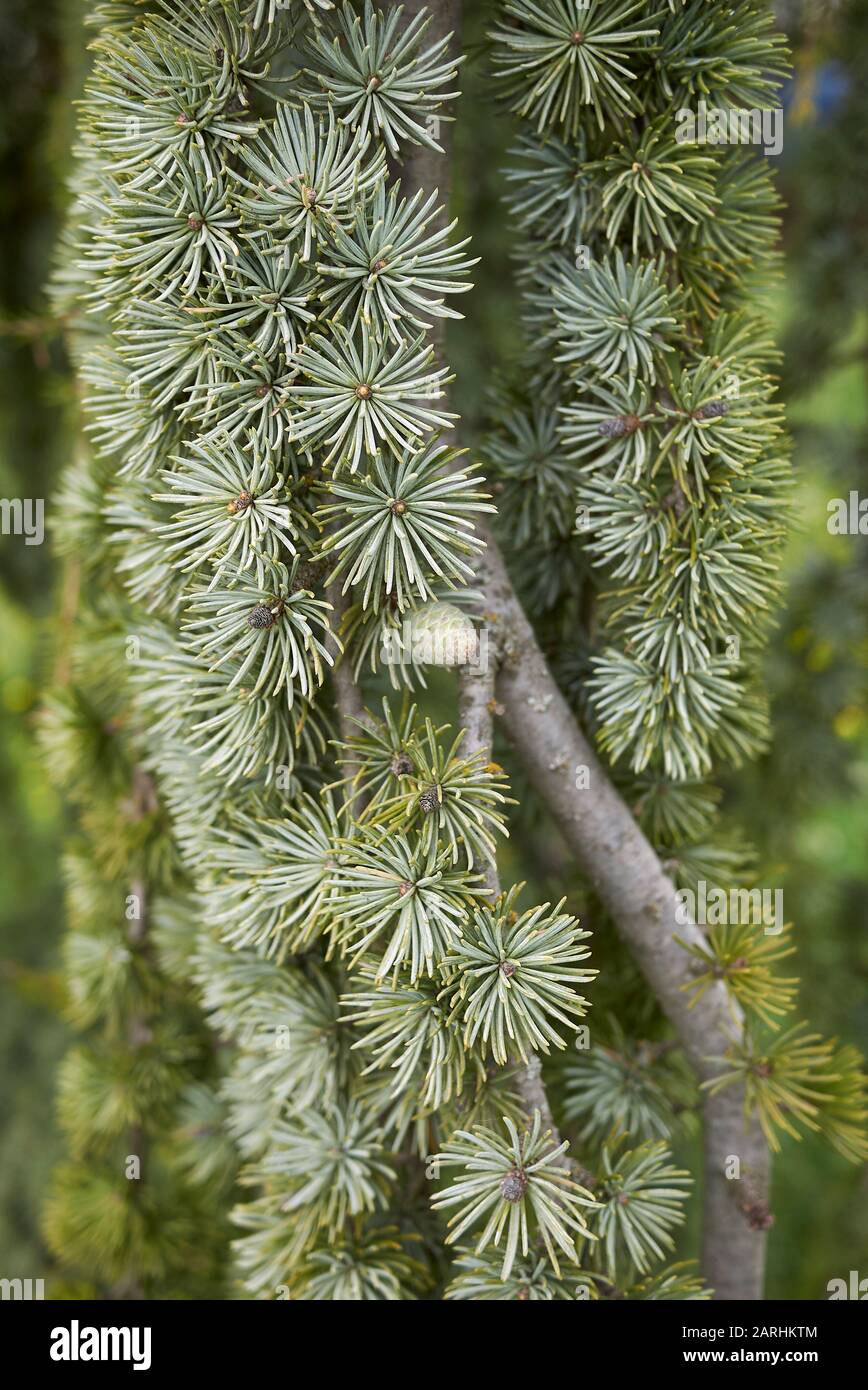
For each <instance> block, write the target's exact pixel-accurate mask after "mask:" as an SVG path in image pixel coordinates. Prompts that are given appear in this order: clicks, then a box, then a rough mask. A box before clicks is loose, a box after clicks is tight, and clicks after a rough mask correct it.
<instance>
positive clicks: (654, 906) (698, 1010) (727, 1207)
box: [401, 0, 770, 1300]
mask: <svg viewBox="0 0 868 1390" xmlns="http://www.w3.org/2000/svg"><path fill="white" fill-rule="evenodd" d="M423 8H425V6H424V4H422V3H421V0H405V13H406V14H407V16H408V18H409V16H410V15H413V14H416V13H418V11H419V10H420V9H423ZM432 14H433V18H432V23H431V26H430V28H429V30H428V37H429V40H430V41H434V40H435V39H437V38H439V37H442V36H443V35H444V34H446V33H448V32H450V31H451V32H452V33H453V46H454V45H455V44H456V31H457V28H458V25H459V22H460V18H461V3H460V0H441V3H440V4H438V5H437V6H436V7H432ZM447 131H448V127H447ZM441 143H444V144H445V142H441ZM445 147H446V146H445ZM446 148H447V156H446V157H445V158H444V157H443V156H441V155H438V154H437V153H436V152H433V151H428V150H421V151H418V152H414V153H413V155H412V157H411V159H410V160H408V161H407V163H406V164H405V166H404V167H403V169H402V171H401V177H402V187H403V189H404V192H405V193H407V194H412V193H413V192H415V190H416V189H417V188H419V187H425V188H429V189H430V188H433V187H437V188H439V190H440V193H441V197H442V200H443V202H444V204H445V203H446V201H447V194H448V189H449V182H450V180H449V159H448V147H446ZM435 328H436V330H437V331H435V335H434V337H435V346H436V347H437V349H438V350H439V349H440V346H441V343H442V325H441V324H439V323H438V324H436V326H435ZM479 529H480V532H481V534H482V536H483V538H484V539H485V541H486V543H487V549H486V551H485V552H484V554H483V556H482V558H481V560H480V563H479V571H478V577H477V587H479V588H480V589H481V590H482V592H483V595H484V603H483V609H484V611H485V613H486V620H487V621H488V622H490V624H491V630H490V645H492V642H491V639H492V638H493V639H494V640H493V646H494V649H495V651H496V653H497V659H498V673H497V687H496V688H497V698H498V700H499V702H500V703H501V704H502V705H503V719H504V724H505V727H506V730H507V732H508V734H509V736H510V738H511V741H512V743H513V745H514V747H515V748H516V750H517V751H518V753H519V755H520V757H521V758H522V761H523V762H524V764H525V766H526V769H527V772H528V775H529V777H530V780H531V782H532V784H533V786H534V788H535V790H536V791H537V793H538V795H539V796H540V797H541V798H542V799H543V800H544V801H545V802H546V803H547V805H548V807H549V808H550V810H551V811H552V813H553V815H554V816H555V818H556V819H557V820H558V822H559V824H560V828H561V831H562V834H563V836H564V839H565V840H566V842H567V844H568V845H569V847H570V849H571V850H572V852H573V853H574V854H575V857H576V860H577V862H578V864H579V866H580V868H581V869H582V871H583V873H584V874H585V876H586V877H587V878H588V879H589V880H590V882H591V883H592V884H593V885H594V887H595V889H596V891H597V893H598V895H599V897H600V899H601V901H602V902H603V903H604V905H605V906H606V908H607V910H608V911H609V913H610V915H611V916H612V919H613V921H614V923H615V926H616V929H617V930H618V932H619V934H620V935H621V936H622V937H623V939H624V940H625V942H626V943H627V945H628V946H629V947H630V948H631V950H632V952H633V954H634V956H635V957H636V960H637V962H638V964H639V966H640V968H641V970H642V972H643V974H644V975H645V978H646V979H647V981H648V983H649V985H650V987H651V989H652V990H653V991H654V994H655V996H656V997H657V999H658V1001H659V1003H660V1005H661V1008H662V1009H663V1011H664V1013H665V1014H666V1016H667V1018H668V1019H669V1021H670V1022H671V1024H672V1026H673V1027H674V1029H675V1031H676V1033H677V1035H678V1037H679V1039H680V1041H681V1043H682V1045H683V1046H684V1048H685V1051H686V1053H687V1055H688V1057H689V1058H690V1061H691V1063H692V1065H693V1067H694V1069H695V1071H696V1073H697V1075H698V1077H699V1078H700V1080H705V1079H708V1078H711V1077H713V1076H715V1075H717V1074H718V1072H719V1069H720V1064H719V1063H718V1062H716V1061H714V1060H713V1059H714V1058H715V1057H718V1056H720V1055H721V1054H722V1053H723V1052H724V1051H725V1049H726V1048H727V1046H728V1045H729V1043H730V1041H731V1040H732V1039H734V1038H737V1037H738V1036H739V1035H740V1034H741V1033H742V1031H743V1028H744V1019H743V1017H742V1014H741V1012H740V1010H739V1009H738V1008H737V1006H734V1005H733V1003H732V1001H730V999H729V997H728V995H727V993H726V990H725V987H724V986H723V984H718V985H716V986H715V987H714V988H713V989H711V990H709V991H708V992H707V993H706V994H705V995H704V996H703V998H702V1000H701V1001H699V1002H698V1003H697V1005H696V1007H695V1008H690V1007H689V1000H688V996H687V994H686V993H685V991H684V989H683V988H682V987H683V986H684V985H686V984H688V983H689V981H690V979H691V974H690V957H689V956H688V955H687V953H686V952H685V951H684V950H683V949H682V948H681V947H680V946H679V945H678V944H677V943H676V941H675V939H674V937H675V930H676V917H675V908H676V897H675V888H674V885H673V884H672V882H671V881H670V880H669V879H668V878H667V877H666V874H665V873H664V871H663V868H662V866H661V864H660V861H659V859H658V857H657V855H656V854H655V852H654V850H653V849H652V847H651V845H650V844H649V842H648V840H647V839H646V838H645V836H644V835H643V833H642V831H641V830H640V828H639V826H638V825H637V824H636V822H635V820H634V818H633V816H632V814H631V813H630V811H629V809H628V807H627V806H626V804H625V803H624V801H623V800H622V798H621V797H620V796H619V794H618V792H617V791H616V790H615V788H614V786H613V785H612V783H611V781H610V779H609V778H608V776H607V774H606V772H605V770H604V768H603V766H602V764H601V762H600V761H599V759H598V758H597V756H596V754H595V752H594V750H593V748H592V747H591V744H590V743H589V742H588V740H587V738H586V736H585V734H584V733H583V731H582V730H581V728H580V727H579V725H578V723H577V721H576V719H575V718H574V716H573V714H572V711H571V710H570V708H569V706H568V704H567V702H566V700H565V699H564V696H563V694H562V693H561V691H560V689H559V687H558V685H557V683H556V681H555V680H554V677H553V676H552V674H551V672H550V671H549V669H548V666H547V664H546V661H545V658H544V656H543V654H542V651H541V650H540V647H539V644H538V642H537V640H536V636H535V633H534V631H533V628H532V626H531V624H530V622H529V621H528V619H527V617H526V615H525V613H524V611H523V609H522V607H521V604H520V603H519V600H518V598H517V596H516V594H515V591H514V589H513V586H512V583H511V580H510V578H509V574H508V572H507V568H506V564H505V562H504V559H503V556H502V554H501V551H500V548H499V546H498V544H497V541H496V539H495V537H494V534H493V532H492V531H491V528H490V526H488V525H487V524H483V525H482V526H480V528H479ZM466 694H467V695H468V697H469V695H470V691H469V689H468V691H467V692H466ZM475 709H476V705H475V700H474V701H471V703H470V704H468V718H475V717H476V716H475ZM580 766H584V767H586V768H587V769H588V774H589V778H588V786H587V788H586V789H584V790H579V789H577V786H576V769H577V768H578V767H580ZM677 930H678V934H679V935H680V936H681V937H682V938H685V939H687V940H697V939H700V938H701V933H700V931H699V928H698V927H696V926H692V925H688V926H684V925H681V924H680V923H679V924H678V926H677ZM539 1082H540V1078H539V1075H538V1070H537V1073H536V1074H535V1076H533V1077H528V1080H527V1084H528V1087H531V1088H535V1087H536V1086H537V1085H538V1083H539ZM535 1093H536V1094H537V1097H538V1091H536V1092H535ZM529 1094H530V1092H529ZM534 1103H535V1104H538V1103H539V1100H538V1099H537V1101H536V1102H534ZM549 1113H550V1112H549ZM744 1114H745V1112H744V1091H743V1088H742V1087H739V1086H733V1087H729V1088H727V1089H726V1090H724V1091H722V1092H720V1093H718V1094H717V1095H715V1096H712V1097H707V1098H706V1100H705V1104H704V1193H703V1202H704V1207H703V1256H702V1263H703V1273H704V1275H705V1278H706V1280H707V1282H708V1283H709V1284H710V1285H711V1287H712V1288H713V1289H714V1291H715V1297H716V1298H718V1299H749V1300H756V1299H760V1298H762V1287H763V1274H764V1265H765V1234H764V1231H765V1227H766V1226H767V1225H768V1224H769V1221H770V1218H769V1217H768V1206H767V1201H768V1185H769V1166H770V1165H769V1152H768V1145H767V1144H766V1142H765V1139H764V1137H763V1135H762V1133H761V1131H760V1128H759V1125H758V1124H757V1123H756V1121H755V1119H754V1120H751V1121H750V1122H749V1123H746V1122H745V1118H744ZM734 1159H737V1160H738V1167H739V1170H740V1178H739V1179H738V1180H736V1179H729V1178H728V1177H727V1176H726V1173H727V1172H730V1171H733V1169H734V1167H735V1165H734V1164H733V1160H734Z"/></svg>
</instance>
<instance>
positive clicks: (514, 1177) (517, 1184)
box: [500, 1168, 527, 1202]
mask: <svg viewBox="0 0 868 1390" xmlns="http://www.w3.org/2000/svg"><path fill="white" fill-rule="evenodd" d="M526 1192H527V1174H526V1173H525V1171H524V1169H523V1168H510V1170H509V1172H508V1173H507V1175H506V1177H505V1178H504V1180H503V1182H502V1183H501V1184H500V1195H501V1197H504V1198H505V1199H506V1201H507V1202H520V1201H521V1199H522V1197H523V1196H524V1194H525V1193H526Z"/></svg>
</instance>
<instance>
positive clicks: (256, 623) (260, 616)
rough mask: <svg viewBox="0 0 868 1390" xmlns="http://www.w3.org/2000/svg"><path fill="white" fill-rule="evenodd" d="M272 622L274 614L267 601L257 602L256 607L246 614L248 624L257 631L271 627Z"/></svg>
mask: <svg viewBox="0 0 868 1390" xmlns="http://www.w3.org/2000/svg"><path fill="white" fill-rule="evenodd" d="M273 622H274V614H273V613H272V611H271V609H270V608H269V606H268V604H267V603H257V605H256V607H255V608H252V609H251V610H250V612H249V613H248V615H247V624H248V626H249V627H255V628H256V629H257V631H263V630H264V629H265V628H269V627H271V626H272V624H273Z"/></svg>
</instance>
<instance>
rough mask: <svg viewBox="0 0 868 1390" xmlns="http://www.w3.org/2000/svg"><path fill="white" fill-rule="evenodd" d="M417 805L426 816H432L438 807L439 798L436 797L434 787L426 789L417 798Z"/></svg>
mask: <svg viewBox="0 0 868 1390" xmlns="http://www.w3.org/2000/svg"><path fill="white" fill-rule="evenodd" d="M419 805H420V806H421V807H422V810H423V811H424V812H425V813H426V815H429V816H430V815H432V814H433V813H434V811H436V810H437V808H438V806H439V805H440V797H439V796H438V795H437V788H436V786H431V787H426V788H425V790H424V791H423V793H422V795H421V796H420V797H419Z"/></svg>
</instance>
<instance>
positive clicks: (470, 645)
mask: <svg viewBox="0 0 868 1390" xmlns="http://www.w3.org/2000/svg"><path fill="white" fill-rule="evenodd" d="M407 623H408V629H409V637H410V647H411V650H412V653H413V660H414V661H418V662H419V663H421V664H422V665H423V666H447V667H452V666H467V665H469V664H472V663H475V662H476V661H477V659H478V653H479V637H478V635H477V632H476V628H475V627H474V626H473V623H472V622H471V620H470V618H469V617H468V616H467V614H466V613H462V611H461V609H460V608H457V607H456V606H455V604H454V603H444V602H442V601H439V600H438V601H437V602H435V603H426V604H424V605H423V607H422V608H420V609H418V610H417V611H416V612H415V613H413V614H412V615H411V616H410V617H409V618H408V620H407Z"/></svg>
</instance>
